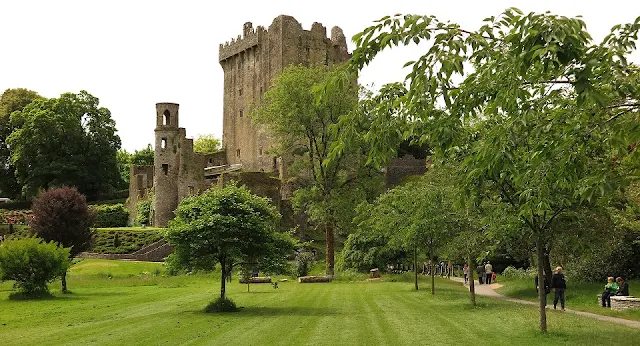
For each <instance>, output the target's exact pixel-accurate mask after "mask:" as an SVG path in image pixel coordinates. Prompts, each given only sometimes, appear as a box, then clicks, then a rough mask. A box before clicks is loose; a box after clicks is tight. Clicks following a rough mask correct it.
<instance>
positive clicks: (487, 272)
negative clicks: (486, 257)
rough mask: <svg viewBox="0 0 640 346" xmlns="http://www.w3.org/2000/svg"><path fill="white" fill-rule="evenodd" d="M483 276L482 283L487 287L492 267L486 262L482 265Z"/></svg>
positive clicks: (489, 282)
mask: <svg viewBox="0 0 640 346" xmlns="http://www.w3.org/2000/svg"><path fill="white" fill-rule="evenodd" d="M484 274H485V280H484V283H486V284H487V285H489V284H491V277H492V275H493V266H492V265H491V262H489V261H487V264H485V265H484Z"/></svg>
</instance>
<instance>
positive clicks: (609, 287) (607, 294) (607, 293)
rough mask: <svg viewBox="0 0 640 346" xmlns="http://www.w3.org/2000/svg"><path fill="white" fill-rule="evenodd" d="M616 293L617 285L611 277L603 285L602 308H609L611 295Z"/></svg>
mask: <svg viewBox="0 0 640 346" xmlns="http://www.w3.org/2000/svg"><path fill="white" fill-rule="evenodd" d="M617 292H618V284H617V283H616V282H615V281H614V280H613V276H610V277H609V278H608V279H607V284H606V285H604V292H602V307H603V308H606V307H611V295H614V294H616V293H617Z"/></svg>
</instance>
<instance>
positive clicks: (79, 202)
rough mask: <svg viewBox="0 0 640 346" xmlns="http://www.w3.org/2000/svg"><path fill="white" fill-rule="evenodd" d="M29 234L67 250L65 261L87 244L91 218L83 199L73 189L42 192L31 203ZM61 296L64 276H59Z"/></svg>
mask: <svg viewBox="0 0 640 346" xmlns="http://www.w3.org/2000/svg"><path fill="white" fill-rule="evenodd" d="M31 209H32V210H33V220H32V221H31V223H30V225H31V232H33V233H34V234H36V235H37V236H38V237H40V238H42V239H44V240H46V241H54V242H56V243H58V244H60V246H63V247H65V248H69V260H71V259H73V258H74V257H75V256H76V255H77V254H79V253H80V252H82V251H84V250H86V249H87V248H88V247H89V245H90V244H91V240H92V233H91V230H90V229H89V227H90V226H91V218H90V217H89V210H88V208H87V199H86V198H85V197H84V196H83V195H82V194H80V192H78V190H77V189H76V188H71V187H60V188H50V189H48V190H46V191H42V192H41V193H40V195H39V196H38V198H36V199H35V200H34V201H33V204H32V206H31ZM62 292H63V293H66V292H67V272H66V270H65V271H64V273H63V274H62Z"/></svg>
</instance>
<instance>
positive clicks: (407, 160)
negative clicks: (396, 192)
mask: <svg viewBox="0 0 640 346" xmlns="http://www.w3.org/2000/svg"><path fill="white" fill-rule="evenodd" d="M426 172H427V162H426V160H425V159H416V158H414V157H413V155H411V154H406V155H404V156H403V157H401V158H396V159H392V160H391V162H389V165H388V166H387V168H386V173H385V180H386V184H387V188H392V187H394V186H396V185H398V184H400V183H402V182H403V181H404V180H405V179H406V178H407V177H410V176H415V175H423V174H425V173H426Z"/></svg>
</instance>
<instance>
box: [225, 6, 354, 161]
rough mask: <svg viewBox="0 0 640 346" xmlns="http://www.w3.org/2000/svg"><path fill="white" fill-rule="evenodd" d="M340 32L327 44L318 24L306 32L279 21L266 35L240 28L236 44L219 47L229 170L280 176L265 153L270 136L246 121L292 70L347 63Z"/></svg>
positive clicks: (280, 18)
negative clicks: (278, 80)
mask: <svg viewBox="0 0 640 346" xmlns="http://www.w3.org/2000/svg"><path fill="white" fill-rule="evenodd" d="M349 56H350V55H349V53H348V51H347V43H346V39H345V36H344V34H343V33H342V30H341V29H340V28H338V27H334V28H333V29H332V30H331V38H328V37H327V30H326V28H325V27H324V26H323V25H322V24H320V23H313V25H312V26H311V30H304V29H303V28H302V25H301V24H300V23H299V22H298V21H297V20H296V19H295V18H293V17H291V16H285V15H281V16H278V17H277V18H275V19H274V20H273V22H272V23H271V25H270V26H269V28H268V29H265V28H264V27H262V26H259V27H258V28H257V29H254V28H253V24H252V23H250V22H248V23H245V24H244V28H243V33H242V35H239V36H238V38H237V39H234V40H231V42H227V43H226V44H221V45H220V51H219V62H220V65H221V66H222V69H223V70H224V101H223V102H224V105H223V135H222V143H223V145H224V148H225V149H226V152H227V162H228V163H229V164H238V163H240V164H242V167H243V170H245V171H264V172H280V173H281V174H282V172H281V168H282V167H281V166H282V165H280V164H279V161H278V159H277V158H275V157H274V156H273V155H270V154H268V153H267V150H268V149H269V145H270V136H269V134H268V133H266V131H264V130H263V129H260V128H258V127H256V126H255V125H254V124H253V123H252V121H251V120H250V119H249V115H250V114H251V112H252V110H253V107H254V106H255V105H257V104H259V103H260V99H261V98H262V95H263V94H264V93H265V92H266V91H267V89H268V88H269V87H270V86H271V81H272V80H273V78H274V77H275V76H277V75H278V74H279V73H280V72H282V70H283V69H284V68H285V67H287V66H289V65H293V64H303V65H307V66H308V65H315V64H324V65H328V66H334V65H336V64H340V63H343V62H345V61H346V60H347V59H349Z"/></svg>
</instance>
